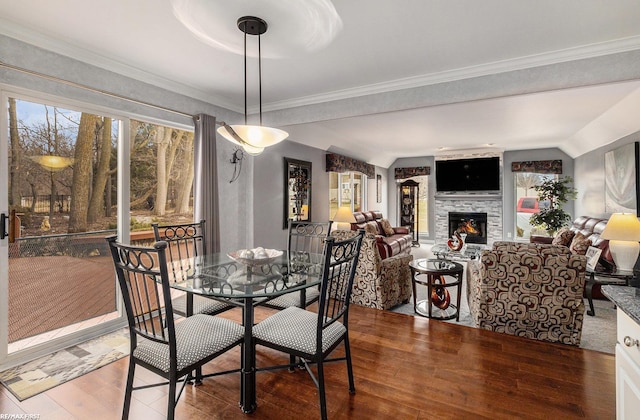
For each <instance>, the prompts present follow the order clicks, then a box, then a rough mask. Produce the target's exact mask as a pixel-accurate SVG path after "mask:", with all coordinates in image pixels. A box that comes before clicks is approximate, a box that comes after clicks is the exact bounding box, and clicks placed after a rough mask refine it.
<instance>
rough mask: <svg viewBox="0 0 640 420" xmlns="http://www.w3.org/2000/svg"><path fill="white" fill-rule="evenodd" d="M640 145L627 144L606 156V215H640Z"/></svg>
mask: <svg viewBox="0 0 640 420" xmlns="http://www.w3.org/2000/svg"><path fill="white" fill-rule="evenodd" d="M639 149H640V143H639V142H633V143H629V144H625V145H624V146H621V147H619V148H617V149H614V150H611V151H609V152H607V153H605V155H604V189H605V193H604V208H605V212H606V213H609V214H611V213H634V214H636V215H640V213H638V212H639V210H640V205H639V203H638V198H639V196H640V194H639V192H638V188H640V165H639V163H638V157H639Z"/></svg>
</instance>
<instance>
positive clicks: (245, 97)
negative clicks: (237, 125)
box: [243, 25, 247, 125]
mask: <svg viewBox="0 0 640 420" xmlns="http://www.w3.org/2000/svg"><path fill="white" fill-rule="evenodd" d="M243 32H244V125H247V26H246V25H245V27H244V30H243Z"/></svg>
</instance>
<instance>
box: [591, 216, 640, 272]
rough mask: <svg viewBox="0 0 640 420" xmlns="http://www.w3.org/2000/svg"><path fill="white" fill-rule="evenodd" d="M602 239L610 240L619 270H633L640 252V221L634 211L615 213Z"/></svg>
mask: <svg viewBox="0 0 640 420" xmlns="http://www.w3.org/2000/svg"><path fill="white" fill-rule="evenodd" d="M600 237H601V238H602V239H608V240H609V250H610V251H611V255H612V256H613V261H614V262H615V263H616V267H617V268H618V271H623V272H632V271H633V267H634V266H635V265H636V260H637V259H638V254H639V253H640V244H638V241H640V221H638V217H637V216H636V215H635V214H633V213H613V214H612V215H611V217H610V218H609V221H608V222H607V226H605V228H604V230H603V231H602V234H601V235H600Z"/></svg>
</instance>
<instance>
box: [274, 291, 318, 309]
mask: <svg viewBox="0 0 640 420" xmlns="http://www.w3.org/2000/svg"><path fill="white" fill-rule="evenodd" d="M304 297H305V299H304V300H305V302H306V304H305V307H306V306H308V305H309V304H311V303H312V302H313V301H315V300H317V299H318V298H319V297H320V290H318V288H316V287H311V288H308V289H307V290H306V291H305V296H304ZM269 305H270V306H276V307H278V308H282V309H284V308H288V307H290V306H296V307H298V308H299V307H300V292H293V293H287V294H284V295H280V296H278V297H277V298H275V299H271V300H270V301H269Z"/></svg>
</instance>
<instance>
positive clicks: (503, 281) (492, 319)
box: [467, 242, 587, 346]
mask: <svg viewBox="0 0 640 420" xmlns="http://www.w3.org/2000/svg"><path fill="white" fill-rule="evenodd" d="M586 263H587V261H586V257H585V256H583V255H574V254H571V252H570V251H569V249H568V248H565V247H558V246H553V245H542V244H522V245H521V244H518V245H514V243H509V242H496V243H494V248H493V249H491V250H485V251H483V252H482V254H481V256H480V259H478V260H474V261H470V262H469V264H468V266H467V299H468V301H469V310H470V312H471V318H472V320H473V322H474V323H475V325H476V326H477V327H479V328H483V329H486V330H491V331H497V332H502V333H506V334H512V335H517V336H521V337H527V338H532V339H536V340H543V341H551V342H560V343H563V344H569V345H573V346H579V345H580V338H581V335H582V321H583V317H584V310H585V308H584V303H583V300H582V290H583V288H584V282H585V269H586Z"/></svg>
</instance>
